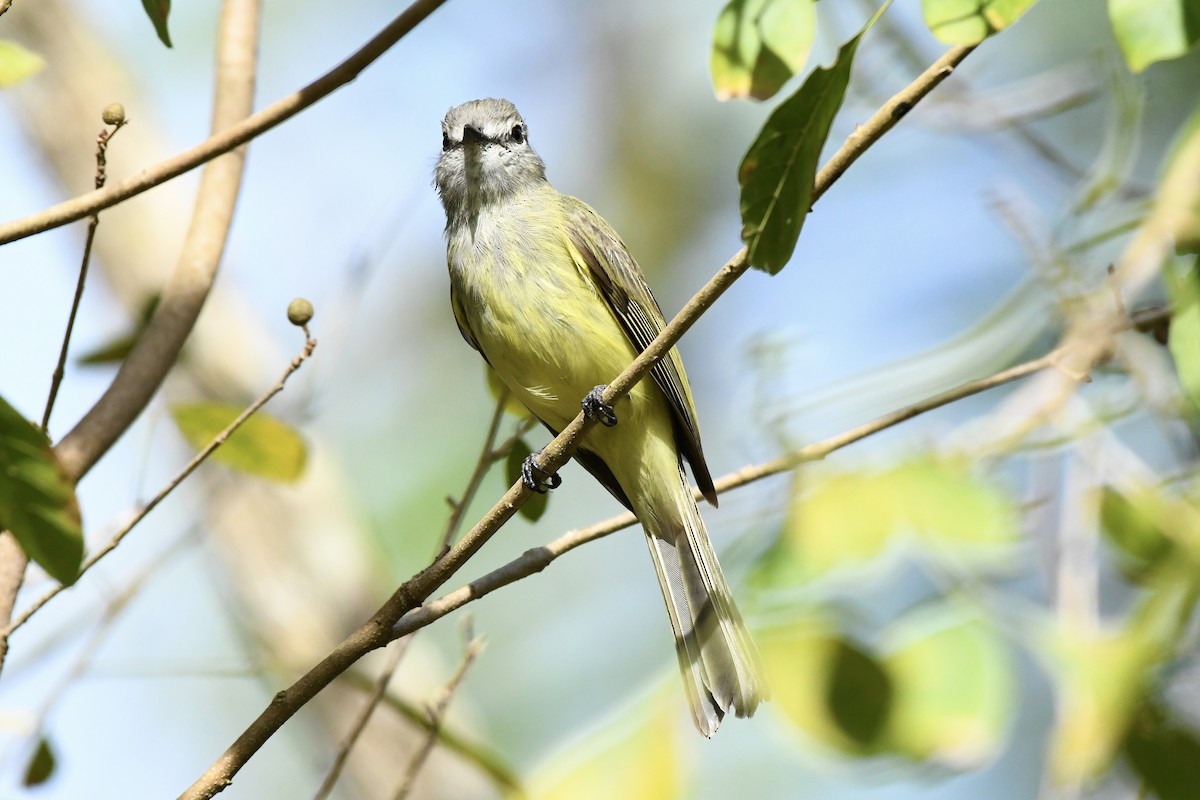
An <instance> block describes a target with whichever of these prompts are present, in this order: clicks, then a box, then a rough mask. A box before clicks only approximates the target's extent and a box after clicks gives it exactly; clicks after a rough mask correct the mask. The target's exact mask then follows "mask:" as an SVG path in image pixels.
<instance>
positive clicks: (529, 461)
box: [521, 450, 562, 494]
mask: <svg viewBox="0 0 1200 800" xmlns="http://www.w3.org/2000/svg"><path fill="white" fill-rule="evenodd" d="M541 454H542V451H541V450H538V451H537V452H536V453H531V454H530V455H528V456H526V457H525V460H524V461H522V462H521V480H522V481H523V482H524V484H525V486H526V488H528V489H529V490H530V491H532V492H537V493H538V494H545V493H546V492H548V491H550V490H551V489H557V488H558V487H559V486H561V485H562V478H560V477H558V475H557V474H555V473H553V472H547V471H546V470H544V469H542V468H541V467H539V466H538V464H537V459H538V456H540V455H541Z"/></svg>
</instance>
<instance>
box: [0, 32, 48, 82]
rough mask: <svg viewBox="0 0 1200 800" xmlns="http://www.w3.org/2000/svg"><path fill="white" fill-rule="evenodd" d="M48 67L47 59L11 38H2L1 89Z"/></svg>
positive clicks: (0, 43) (0, 46)
mask: <svg viewBox="0 0 1200 800" xmlns="http://www.w3.org/2000/svg"><path fill="white" fill-rule="evenodd" d="M45 68H46V59H44V58H42V57H41V56H39V55H38V54H37V53H35V52H33V51H32V50H28V49H26V48H24V47H22V46H21V45H19V44H17V43H16V42H14V41H11V40H9V39H0V89H7V88H9V87H10V86H16V85H17V84H18V83H20V82H21V81H24V80H26V79H27V78H31V77H33V76H34V75H36V74H38V73H39V72H41V71H42V70H43V69H45Z"/></svg>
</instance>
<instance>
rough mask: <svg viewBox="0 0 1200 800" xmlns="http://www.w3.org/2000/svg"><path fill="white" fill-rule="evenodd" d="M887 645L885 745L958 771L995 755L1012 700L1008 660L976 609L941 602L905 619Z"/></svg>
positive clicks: (893, 630) (1002, 742) (885, 664)
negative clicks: (888, 683)
mask: <svg viewBox="0 0 1200 800" xmlns="http://www.w3.org/2000/svg"><path fill="white" fill-rule="evenodd" d="M886 647H887V650H888V653H887V655H886V656H885V657H884V666H885V668H886V669H887V672H888V675H890V676H891V680H892V686H893V689H894V690H893V693H892V694H893V697H894V702H893V706H892V713H891V715H890V716H889V718H888V726H887V733H886V738H885V741H886V746H887V748H888V749H889V750H893V751H895V752H898V753H901V754H903V755H905V756H908V757H909V758H912V759H915V760H918V761H935V762H937V763H939V764H942V765H944V766H947V767H950V768H953V769H959V770H968V769H978V768H980V767H983V766H984V765H986V764H988V763H990V762H991V761H993V760H994V759H995V758H996V757H997V756H998V755H999V753H1000V751H1001V749H1002V748H1003V746H1004V734H1005V731H1006V730H1007V728H1008V726H1009V724H1010V722H1011V719H1012V712H1013V709H1014V707H1015V703H1016V687H1015V682H1014V679H1013V672H1012V666H1011V664H1010V662H1009V657H1008V652H1007V650H1006V649H1005V647H1004V644H1003V642H1002V641H1001V640H1000V637H999V636H998V635H997V634H996V631H995V629H994V628H992V626H991V625H990V624H988V623H987V622H986V621H985V620H984V619H983V618H982V617H980V616H979V615H978V614H974V613H971V612H969V611H967V610H965V609H963V608H960V607H959V606H957V605H953V604H939V605H938V606H935V607H932V608H927V609H922V610H921V611H919V612H917V613H913V614H910V615H908V616H906V617H904V618H902V619H901V620H900V621H899V622H898V623H896V624H895V625H894V626H893V627H892V628H891V630H889V632H888V637H887V642H886Z"/></svg>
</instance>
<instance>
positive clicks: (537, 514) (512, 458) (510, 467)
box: [504, 439, 550, 522]
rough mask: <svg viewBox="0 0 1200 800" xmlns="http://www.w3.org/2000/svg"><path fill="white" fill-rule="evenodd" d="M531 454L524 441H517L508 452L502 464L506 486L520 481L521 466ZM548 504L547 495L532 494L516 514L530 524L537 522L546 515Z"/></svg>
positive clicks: (548, 496) (548, 497)
mask: <svg viewBox="0 0 1200 800" xmlns="http://www.w3.org/2000/svg"><path fill="white" fill-rule="evenodd" d="M532 454H533V450H531V449H530V448H529V445H528V444H526V443H525V440H524V439H518V440H517V441H516V442H515V443H514V444H513V447H512V449H511V450H509V451H508V458H507V460H506V461H505V462H504V476H505V480H507V481H508V485H509V486H512V485H513V484H514V483H516V482H517V481H519V480H521V465H522V464H523V463H525V459H527V458H529V456H530V455H532ZM549 504H550V495H549V494H539V493H538V492H534V493H533V494H532V495H530V496H529V499H528V500H526V501H525V505H523V506H521V507H520V508H519V509H518V510H517V513H519V514H520V515H521V516H523V517H525V518H526V519H528V520H529V521H530V522H537V521H538V520H539V519H541V518H542V514H545V513H546V506H548V505H549Z"/></svg>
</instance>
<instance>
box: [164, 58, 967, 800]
mask: <svg viewBox="0 0 1200 800" xmlns="http://www.w3.org/2000/svg"><path fill="white" fill-rule="evenodd" d="M972 49H973V48H971V47H955V48H952V49H951V50H949V51H947V53H946V54H945V55H943V56H942V57H941V58H939V59H938V60H937V61H936V62H935V63H934V64H933V65H932V66H930V68H929V69H927V70H925V72H923V73H921V75H919V76H918V77H917V78H916V79H915V80H914V81H913V82H912V83H911V84H909V85H908V86H907V87H906V88H905V89H903V90H901V91H900V92H899V93H898V94H896V95H894V96H893V97H892V98H891V99H889V100H888V101H887V102H886V103H884V105H883V106H882V107H881V108H880V110H879V111H878V112H876V113H875V114H874V115H873V116H872V117H871V118H870V119H869V120H868V121H867V122H865V123H863V124H862V125H861V126H859V127H858V129H857V130H855V132H854V133H853V134H851V136H850V137H849V138H848V139H847V140H846V141H845V142H844V143H843V144H842V146H841V147H840V148H839V149H838V150H837V152H836V153H835V154H834V156H833V157H832V158H831V159H830V161H829V162H828V163H827V164H826V166H825V167H824V168H823V169H822V170H821V171H820V172H819V173H818V175H817V179H816V182H815V186H814V192H813V201H814V202H816V200H817V199H818V198H819V197H820V196H821V195H822V194H824V192H825V191H826V190H827V189H828V188H829V187H830V186H831V185H832V184H833V183H834V182H835V181H836V180H837V179H838V178H839V177H840V176H841V175H842V173H844V172H845V171H846V169H847V168H848V167H849V166H850V164H852V163H853V162H854V161H856V160H857V159H858V158H859V156H861V155H862V154H863V153H865V152H866V151H867V149H868V148H870V147H871V145H873V144H874V143H875V142H876V141H878V140H879V138H880V137H882V136H883V135H884V134H885V133H886V132H887V131H889V130H891V129H892V128H893V127H894V126H895V125H896V123H897V122H898V121H899V120H900V119H901V118H902V117H903V116H904V115H905V114H906V113H907V112H908V111H910V110H911V109H912V107H913V106H914V105H915V104H916V103H918V102H920V100H921V99H922V98H924V97H925V96H926V95H928V94H929V92H931V91H933V89H934V88H935V87H937V86H938V84H940V83H941V82H942V81H943V80H945V79H946V78H947V77H949V75H950V74H951V73H952V72H953V70H954V67H955V66H956V65H957V64H958V63H959V62H961V61H962V60H963V59H964V58H966V57H967V55H968V54H970V52H971V51H972ZM747 269H749V262H748V261H747V260H746V248H744V247H743V248H742V249H741V250H740V251H739V252H738V253H737V254H736V255H735V256H734V257H733V258H732V259H731V260H730V261H729V262H728V263H726V264H725V266H724V267H722V268H721V269H720V270H719V271H718V272H717V274H716V275H715V276H713V278H712V279H711V280H709V282H708V283H707V284H705V285H704V286H703V287H702V288H701V289H700V291H699V292H697V293H696V295H695V296H694V297H693V298H692V299H691V300H690V301H689V302H688V303H687V305H685V306H684V307H683V309H682V310H681V311H680V312H679V314H677V315H676V316H675V319H673V320H672V321H671V323H670V324H668V325H667V326H666V327H665V328H663V330H662V332H661V333H659V335H658V336H657V337H656V338H655V340H654V341H653V342H651V343H650V345H649V346H648V347H647V348H646V349H645V351H643V352H642V354H641V355H640V356H638V358H637V359H635V360H634V361H633V363H632V364H630V365H629V367H627V368H626V369H625V371H624V372H622V373H621V374H620V375H619V376H618V377H617V378H615V379H613V381H612V382H611V383H610V384H609V387H608V390H607V391H606V392H605V395H604V400H605V402H607V403H613V402H615V400H616V399H617V398H620V397H623V396H624V395H625V394H626V393H628V392H629V390H630V389H631V388H632V387H633V385H634V384H635V383H636V382H637V381H638V380H640V379H641V378H642V377H643V376H644V375H645V374H646V373H648V372H649V370H650V368H651V366H653V365H654V364H655V363H657V362H658V360H660V359H662V358H663V357H664V356H665V355H666V354H667V353H668V352H669V351H670V349H671V347H673V346H674V345H675V343H676V342H677V341H678V340H679V337H681V336H682V335H683V334H684V333H685V332H686V331H687V330H688V329H689V328H690V327H691V326H692V324H693V323H695V321H696V320H697V319H699V317H700V316H701V315H702V314H703V313H704V312H705V311H706V310H707V309H708V308H709V307H710V306H711V305H712V304H713V303H714V302H716V300H717V298H718V297H720V296H721V295H722V294H723V293H724V292H725V290H726V289H728V288H729V287H730V286H732V285H733V282H734V281H735V280H737V278H738V277H740V276H741V275H742V274H744V273H745V272H746V270H747ZM590 427H591V422H590V420H586V419H585V417H584V415H583V414H582V413H581V414H579V416H577V417H576V418H575V419H574V420H573V421H572V422H571V423H570V424H568V425H567V426H566V427H565V428H564V429H563V430H562V432H561V433H559V435H558V436H557V437H555V439H554V440H553V441H552V442H550V444H548V445H546V447H545V448H544V449H543V450H542V451H541V456H540V457H539V458H538V466H539V467H541V468H542V469H543V470H546V471H548V472H555V471H557V470H558V469H559V468H560V467H562V466H563V465H564V464H565V463H566V462H567V460H568V459H569V458H570V456H571V454H572V453H573V452H574V450H575V448H576V447H577V446H578V444H579V441H580V438H581V437H582V436H583V434H584V432H585V431H586V430H587V429H588V428H590ZM530 492H531V490H530V489H528V488H527V487H526V486H525V484H524V483H523V482H521V481H517V482H516V483H515V484H514V485H513V486H512V487H510V488H509V490H508V491H507V492H506V493H505V494H504V496H503V497H501V498H500V500H499V501H497V503H496V504H495V505H494V506H493V507H492V509H491V510H490V511H489V512H488V513H487V514H485V515H484V516H483V517H482V518H481V519H480V520H479V521H478V522H477V523H476V525H475V527H473V528H472V529H471V530H470V531H468V532H467V533H466V534H465V535H464V536H463V537H462V538H461V539H460V540H459V541H458V542H457V543H456V544H455V545H454V547H453V548H451V550H450V551H449V552H448V553H446V555H445V556H443V557H442V558H440V559H439V560H438V561H437V562H436V563H434V564H433V565H432V566H431V567H429V568H427V569H425V570H422V571H421V572H420V573H418V574H416V575H414V576H413V577H412V578H410V579H409V580H407V581H405V582H404V583H403V584H402V585H401V586H400V587H399V588H398V589H397V590H396V591H395V592H394V593H393V594H392V596H391V597H389V598H388V599H387V601H386V602H385V603H384V604H383V605H382V606H381V607H380V608H379V609H378V610H377V611H376V612H375V613H374V614H373V615H372V616H371V618H370V619H369V620H367V621H366V622H365V623H363V624H362V625H360V626H359V627H358V628H357V629H356V630H354V631H353V632H352V633H351V634H350V635H349V636H347V637H346V639H345V640H344V641H342V642H341V643H340V644H339V645H337V646H336V647H334V648H333V650H331V651H330V652H329V654H328V655H326V656H325V658H323V659H322V660H321V661H320V662H319V663H317V664H316V665H315V666H313V668H312V669H310V670H309V671H308V672H307V673H305V674H304V675H302V676H301V677H300V678H299V679H297V680H296V682H295V683H293V684H292V685H291V686H290V687H288V688H287V689H285V690H283V691H281V692H279V693H278V694H276V695H275V697H274V699H273V700H272V701H271V704H270V705H269V706H267V708H265V709H264V710H263V711H262V712H261V713H260V714H259V715H258V717H257V718H256V719H255V720H254V721H253V722H251V723H250V725H249V726H247V728H246V729H245V730H244V731H243V732H242V734H241V735H240V736H238V738H237V739H236V740H235V741H234V742H233V744H231V745H230V746H229V747H228V748H227V749H226V750H225V752H224V753H222V754H221V756H220V757H219V758H218V759H217V760H216V761H215V762H214V763H213V764H212V765H211V766H210V767H209V768H208V769H207V770H206V771H205V772H204V774H203V775H201V776H200V777H199V778H197V779H196V781H195V782H194V783H193V784H192V785H191V786H190V787H189V788H188V789H187V790H186V791H185V792H184V793H183V794H182V795H181V796H180V797H181V800H199V799H200V798H210V797H212V796H214V795H215V794H217V793H218V792H221V791H222V790H224V789H225V787H226V786H228V785H229V784H230V783H231V782H232V780H233V777H234V775H236V774H237V773H238V771H239V770H240V769H241V768H242V767H243V766H245V764H246V762H248V761H249V760H250V758H251V757H252V756H253V755H254V754H255V753H256V752H258V750H259V749H260V748H261V747H262V746H263V745H264V744H265V743H266V741H267V740H268V739H269V738H270V737H271V736H272V735H274V733H275V732H276V731H277V730H279V728H280V727H282V726H283V724H284V723H285V722H287V720H289V719H290V718H291V717H292V716H293V715H294V714H295V713H296V712H297V711H298V710H299V709H300V708H302V707H303V706H304V705H305V704H306V703H308V701H309V700H311V699H312V698H313V697H314V696H316V694H317V693H318V692H319V691H321V690H322V689H323V688H325V687H326V686H328V685H329V683H330V682H332V681H333V680H334V679H335V678H337V677H338V676H339V675H341V674H342V673H343V672H345V671H346V670H348V669H349V668H350V667H351V665H353V664H354V663H355V662H356V661H358V659H359V658H361V657H362V656H363V655H365V654H366V653H369V652H370V651H372V650H375V649H378V648H380V647H383V646H385V645H386V644H387V643H388V642H389V641H391V640H392V639H393V638H394V637H393V635H392V628H393V626H395V624H396V622H397V621H399V619H400V618H401V617H402V616H403V615H404V614H406V613H408V612H409V611H412V610H413V609H415V608H417V607H418V606H419V605H421V604H422V603H423V602H424V601H425V600H426V599H427V598H428V597H429V596H430V595H431V594H433V592H435V591H437V589H438V588H439V587H441V586H442V585H443V584H445V583H446V581H448V580H450V578H451V577H453V576H454V574H455V573H457V572H458V570H460V569H461V568H462V567H463V565H464V564H466V562H467V561H468V560H470V558H471V557H472V556H474V555H475V553H476V552H477V551H478V550H479V548H481V547H482V546H483V545H484V543H486V542H487V540H488V539H490V538H491V536H492V535H493V534H494V533H495V532H496V531H497V530H499V529H500V526H501V525H503V524H504V523H505V522H507V521H508V520H509V519H510V518H511V517H512V516H513V515H514V514H515V513H516V511H517V509H518V508H519V507H520V506H521V504H523V503H524V502H525V501H526V500H527V499H528V498H529V495H530Z"/></svg>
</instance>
